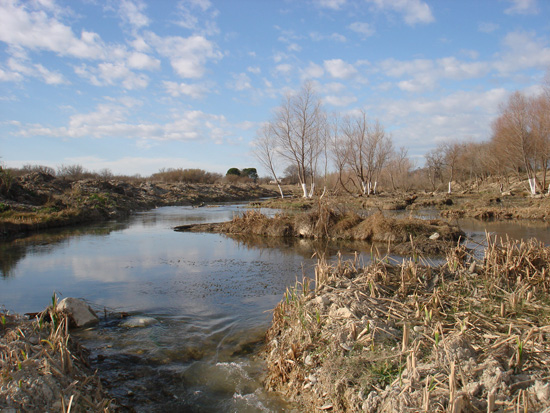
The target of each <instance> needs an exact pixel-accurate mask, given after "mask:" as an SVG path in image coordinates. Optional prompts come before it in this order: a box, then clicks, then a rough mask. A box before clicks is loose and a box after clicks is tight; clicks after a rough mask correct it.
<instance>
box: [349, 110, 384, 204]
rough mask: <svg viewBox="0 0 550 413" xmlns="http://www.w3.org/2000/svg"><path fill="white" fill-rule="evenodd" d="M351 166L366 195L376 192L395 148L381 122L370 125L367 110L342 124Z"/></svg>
mask: <svg viewBox="0 0 550 413" xmlns="http://www.w3.org/2000/svg"><path fill="white" fill-rule="evenodd" d="M342 139H343V143H344V146H345V148H346V155H345V159H346V162H347V166H348V167H349V168H350V169H351V171H353V173H354V175H355V178H356V180H357V181H358V182H359V184H360V186H361V191H362V193H363V194H367V195H370V194H371V193H372V192H376V185H377V182H378V177H379V175H380V172H381V170H382V168H383V167H384V165H385V164H386V162H387V161H388V159H389V157H390V154H391V153H392V151H393V144H392V141H391V138H390V137H389V136H388V135H387V134H386V132H385V130H384V128H383V126H382V125H381V124H380V123H379V122H375V123H374V124H373V125H370V124H369V123H368V121H367V115H366V113H365V112H364V111H361V113H360V114H359V115H358V116H355V117H348V118H346V119H345V120H344V122H343V126H342Z"/></svg>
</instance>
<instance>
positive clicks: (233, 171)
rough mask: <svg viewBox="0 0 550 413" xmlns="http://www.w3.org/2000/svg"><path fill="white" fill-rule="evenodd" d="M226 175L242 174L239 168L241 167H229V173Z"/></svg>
mask: <svg viewBox="0 0 550 413" xmlns="http://www.w3.org/2000/svg"><path fill="white" fill-rule="evenodd" d="M225 175H226V176H227V175H236V176H241V171H240V170H239V168H229V169H228V170H227V173H226V174H225Z"/></svg>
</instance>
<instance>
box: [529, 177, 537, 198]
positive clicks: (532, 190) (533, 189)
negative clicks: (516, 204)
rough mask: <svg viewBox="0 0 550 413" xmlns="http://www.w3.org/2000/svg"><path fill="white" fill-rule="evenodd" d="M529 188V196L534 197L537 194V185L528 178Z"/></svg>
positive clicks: (533, 179) (533, 180)
mask: <svg viewBox="0 0 550 413" xmlns="http://www.w3.org/2000/svg"><path fill="white" fill-rule="evenodd" d="M529 188H531V195H535V194H536V193H537V183H536V181H535V178H529Z"/></svg>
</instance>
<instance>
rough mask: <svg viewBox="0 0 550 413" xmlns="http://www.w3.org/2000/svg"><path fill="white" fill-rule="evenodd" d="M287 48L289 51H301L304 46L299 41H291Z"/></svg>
mask: <svg viewBox="0 0 550 413" xmlns="http://www.w3.org/2000/svg"><path fill="white" fill-rule="evenodd" d="M287 50H288V51H289V52H299V51H300V50H302V47H301V46H300V45H299V44H297V43H290V44H289V45H288V46H287Z"/></svg>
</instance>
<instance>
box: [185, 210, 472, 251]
mask: <svg viewBox="0 0 550 413" xmlns="http://www.w3.org/2000/svg"><path fill="white" fill-rule="evenodd" d="M175 230H176V231H193V232H217V233H224V234H231V235H240V236H243V235H244V236H250V235H261V236H264V237H286V238H288V237H292V238H306V239H328V240H346V241H348V240H352V241H366V242H371V243H379V244H383V245H384V246H387V247H388V248H391V251H392V252H393V253H396V254H400V255H415V256H417V255H418V254H419V253H422V254H429V255H441V254H444V253H445V251H446V250H447V249H449V248H450V247H452V246H454V245H456V244H457V243H458V242H460V240H461V238H462V239H463V237H464V233H463V232H462V231H461V230H460V228H458V226H456V225H451V224H450V223H448V222H446V221H443V220H437V219H433V220H422V219H416V218H412V217H408V218H403V219H396V218H391V217H385V216H384V215H383V214H382V213H380V212H378V213H375V214H372V215H369V216H367V217H361V216H360V215H358V214H357V213H355V212H351V211H350V212H346V213H340V212H338V211H335V210H333V209H330V208H328V207H325V206H323V205H319V207H318V208H316V209H313V210H312V211H309V212H303V213H300V214H294V215H286V214H277V215H276V216H275V217H272V218H270V217H267V216H265V215H263V214H262V213H260V212H258V211H255V210H249V211H247V212H245V213H244V214H242V215H236V216H234V217H233V219H232V220H231V221H229V222H222V223H214V224H194V225H184V226H179V227H176V228H175Z"/></svg>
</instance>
